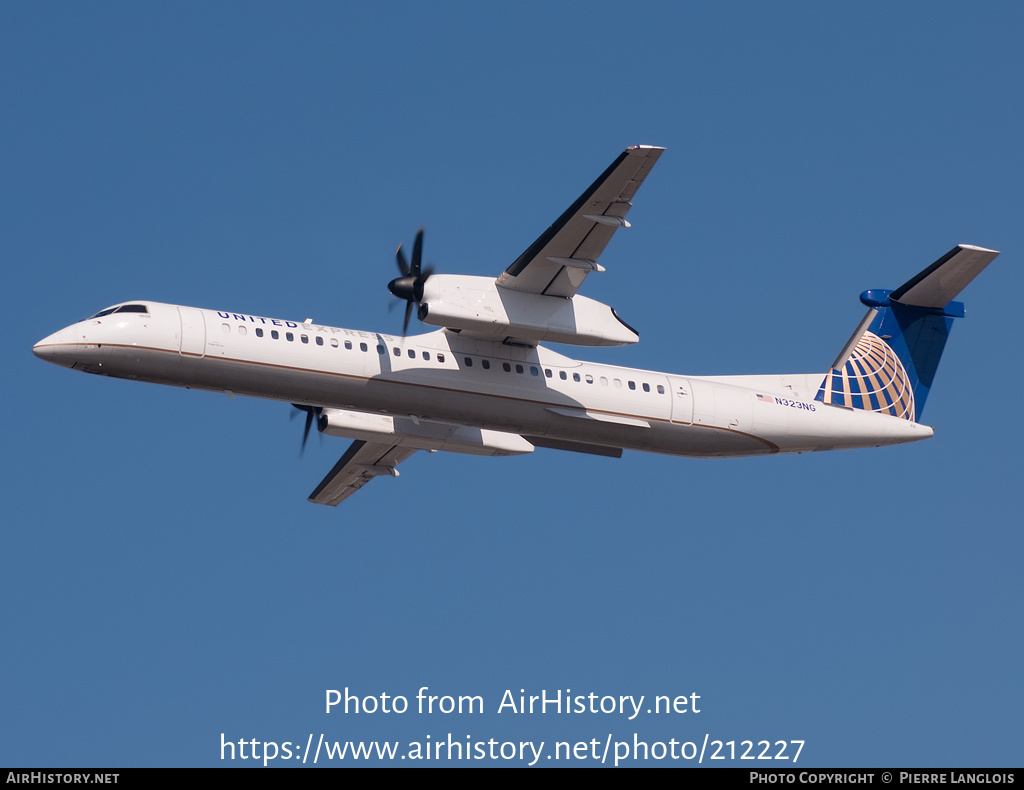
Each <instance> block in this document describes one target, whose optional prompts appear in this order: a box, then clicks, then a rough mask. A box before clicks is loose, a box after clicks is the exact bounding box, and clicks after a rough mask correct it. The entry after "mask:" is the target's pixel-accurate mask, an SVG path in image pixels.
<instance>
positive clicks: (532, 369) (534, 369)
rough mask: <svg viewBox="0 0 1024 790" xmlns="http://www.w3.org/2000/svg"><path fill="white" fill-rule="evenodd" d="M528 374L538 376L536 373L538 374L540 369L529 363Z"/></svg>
mask: <svg viewBox="0 0 1024 790" xmlns="http://www.w3.org/2000/svg"><path fill="white" fill-rule="evenodd" d="M530 375H531V376H538V375H540V371H539V370H537V366H536V365H530Z"/></svg>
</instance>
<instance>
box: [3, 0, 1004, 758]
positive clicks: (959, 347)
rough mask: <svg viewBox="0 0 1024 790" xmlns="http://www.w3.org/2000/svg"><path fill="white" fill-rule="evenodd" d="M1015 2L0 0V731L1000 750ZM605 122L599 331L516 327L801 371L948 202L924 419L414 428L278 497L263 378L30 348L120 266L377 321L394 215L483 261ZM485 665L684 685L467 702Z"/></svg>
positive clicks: (587, 151)
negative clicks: (657, 153)
mask: <svg viewBox="0 0 1024 790" xmlns="http://www.w3.org/2000/svg"><path fill="white" fill-rule="evenodd" d="M1022 16H1024V12H1022V11H1021V10H1020V9H1019V7H1018V6H1016V5H1014V4H1010V3H990V4H984V5H981V6H978V5H976V4H970V5H969V4H966V3H964V4H954V3H901V4H886V3H859V4H856V5H851V4H817V3H776V4H763V3H734V4H710V3H709V4H683V3H653V4H635V5H632V6H629V5H627V6H623V5H622V4H621V3H603V2H587V3H561V4H542V3H516V4H513V5H511V6H498V5H496V4H475V3H440V4H433V5H427V4H412V3H378V4H374V5H372V6H365V5H343V4H339V3H304V4H286V5H281V4H268V3H253V2H245V3H217V4H207V3H188V2H175V3H147V4H141V5H140V4H133V3H100V4H85V5H83V4H70V3H5V4H3V5H2V6H0V67H2V68H0V73H3V74H4V78H3V106H4V112H3V113H2V114H0V140H2V142H3V151H4V154H3V158H2V180H3V184H4V188H3V189H2V190H0V209H2V215H3V217H4V221H3V230H2V232H0V245H2V247H0V255H2V260H3V261H4V264H5V268H4V271H5V274H6V280H7V290H6V293H7V299H6V307H7V313H8V317H9V318H10V321H9V322H8V331H7V333H6V341H5V342H4V343H3V344H2V345H0V350H2V354H3V364H4V368H5V369H6V370H7V371H8V375H7V378H6V381H7V386H6V387H5V388H4V393H3V398H4V406H5V412H6V414H7V428H6V445H7V448H8V449H7V453H6V461H5V465H4V466H5V468H4V475H3V481H4V482H3V486H4V496H3V498H2V506H0V507H2V511H0V512H2V513H3V524H4V529H3V532H2V544H0V545H2V553H3V556H4V557H5V560H6V561H5V563H4V565H5V572H4V574H3V575H2V581H0V632H2V633H3V634H4V636H5V649H4V650H3V651H2V654H0V655H2V658H0V668H2V670H3V672H2V678H3V680H2V682H0V727H2V732H3V737H2V738H0V764H3V765H15V764H18V765H30V766H72V765H77V766H92V765H95V766H136V765H139V766H194V765H223V764H224V763H222V762H221V760H220V741H221V734H222V733H224V736H225V738H226V739H227V740H232V741H235V742H237V741H238V740H239V739H244V740H247V741H248V740H251V739H254V738H255V739H256V740H258V741H260V742H262V741H277V742H283V741H301V742H302V743H303V744H304V743H305V742H306V739H307V738H308V736H309V735H310V734H313V735H314V739H315V738H317V737H319V734H320V733H323V734H324V736H325V737H326V738H327V739H329V740H337V741H345V740H359V739H361V740H375V739H380V740H394V741H400V742H402V743H403V744H407V743H408V742H411V741H414V740H420V741H423V740H425V739H426V738H427V736H428V735H429V736H430V737H431V739H432V740H437V739H439V738H440V739H444V738H445V737H446V736H447V734H448V733H451V734H452V736H453V737H454V738H455V739H457V740H458V739H461V740H463V741H464V740H465V738H466V736H467V735H468V736H471V737H472V739H473V740H474V741H487V740H488V739H492V738H493V739H496V740H498V741H505V740H508V741H512V740H514V741H519V740H533V741H538V742H539V741H545V742H546V743H547V744H548V748H549V749H550V748H552V744H553V742H554V741H570V742H576V741H589V740H591V739H593V738H597V739H599V740H601V741H602V742H603V741H604V739H605V738H606V737H608V736H609V735H611V736H613V738H614V739H615V740H627V739H632V737H633V735H634V733H635V734H637V735H638V736H639V738H640V739H645V740H647V741H649V742H654V741H659V740H660V741H664V742H667V741H668V740H669V739H673V738H674V739H675V740H677V741H698V742H700V741H702V740H703V739H704V738H705V736H708V737H709V738H710V740H716V739H717V740H722V741H729V740H733V741H737V742H740V741H743V740H754V741H759V740H771V741H773V742H774V741H777V740H780V739H786V740H790V739H803V740H805V741H806V745H805V746H804V749H803V752H802V754H801V757H800V761H799V763H798V766H860V765H866V766H872V765H874V766H898V765H904V766H905V765H915V766H952V765H965V766H970V765H989V766H1019V765H1020V764H1021V745H1020V738H1019V733H1020V727H1019V711H1020V709H1021V707H1022V706H1024V692H1022V686H1021V681H1020V669H1019V667H1020V657H1021V654H1022V647H1024V643H1022V636H1021V634H1022V633H1024V629H1022V628H1021V616H1020V607H1021V601H1022V600H1024V582H1022V580H1021V574H1020V556H1021V552H1022V549H1024V546H1022V542H1024V540H1022V537H1021V519H1020V513H1021V505H1022V501H1021V499H1022V498H1021V493H1020V488H1019V477H1020V475H1019V470H1018V469H1017V465H1016V461H1017V458H1018V456H1019V446H1020V441H1021V427H1022V425H1021V418H1020V410H1019V408H1018V407H1017V405H1016V397H1015V393H1017V392H1019V391H1020V390H1021V386H1022V382H1021V373H1020V371H1019V369H1018V368H1017V367H1013V366H1011V367H1010V368H1006V367H1005V365H1006V364H1007V363H1006V359H1007V358H1010V359H1011V360H1012V359H1013V358H1014V356H1016V355H1017V353H1018V350H1017V340H1018V338H1019V335H1020V328H1019V320H1018V319H1017V310H1018V309H1019V308H1018V305H1017V303H1018V301H1019V294H1020V293H1021V292H1022V290H1024V277H1022V274H1021V268H1020V265H1019V254H1020V250H1021V249H1024V233H1022V231H1021V222H1020V217H1021V203H1022V200H1021V198H1022V195H1021V183H1022V180H1021V173H1022V154H1021V145H1020V141H1021V140H1022V139H1024V128H1022V127H1024V117H1022V108H1021V103H1020V99H1019V83H1020V78H1021V72H1022V65H1024V56H1022V55H1021V50H1020V46H1019V41H1018V38H1019V35H1018V33H1019V30H1020V29H1021V24H1022V22H1024V19H1022ZM638 143H642V144H654V145H662V146H665V147H666V148H667V149H668V150H667V151H666V153H665V155H664V156H663V157H662V158H661V160H660V161H659V162H658V165H657V167H656V168H655V169H654V171H653V172H652V174H651V176H650V177H649V178H648V180H647V182H646V183H645V184H644V186H643V188H642V189H641V191H640V192H639V193H638V195H637V197H636V199H635V200H634V208H633V211H632V212H631V214H630V221H631V223H632V225H633V227H632V229H631V230H629V231H628V232H626V233H619V234H617V236H616V238H615V240H614V241H613V242H612V243H611V244H610V245H609V247H608V249H607V250H606V252H605V255H604V257H603V258H602V264H604V266H605V267H606V268H607V272H606V273H604V274H601V275H600V276H593V277H590V278H588V280H587V284H586V295H588V296H590V297H593V298H596V299H599V300H601V301H607V302H609V303H611V304H612V305H613V306H614V307H615V308H616V310H617V312H618V313H619V314H620V315H621V316H622V317H623V318H624V319H625V320H626V321H627V322H629V323H630V324H631V325H632V326H634V327H636V328H637V329H638V330H639V332H640V334H641V337H642V340H641V342H640V343H639V344H638V345H637V346H634V347H630V348H619V349H606V350H573V349H567V348H566V347H559V349H558V350H560V351H563V352H568V353H576V354H577V355H578V356H580V357H583V358H586V359H591V360H595V361H607V362H613V363H619V364H623V365H628V366H633V367H642V368H653V369H660V370H668V371H671V372H677V373H687V374H692V375H700V374H723V373H770V372H780V373H789V372H793V373H796V372H800V373H803V372H808V371H817V370H821V371H824V370H825V368H826V367H827V366H828V364H829V362H831V361H832V359H833V358H834V356H835V354H836V352H837V351H838V350H839V348H841V347H842V345H843V344H844V343H845V341H846V340H847V338H848V336H849V334H850V332H851V331H852V329H853V327H854V326H855V325H856V324H857V322H858V321H859V320H860V318H861V316H862V307H861V305H860V303H859V301H858V299H857V297H858V294H859V293H860V292H861V291H862V290H864V289H866V288H894V287H896V286H898V285H900V284H901V283H903V282H904V281H905V280H907V279H908V278H909V277H910V276H912V275H913V274H915V273H916V272H918V271H919V270H920V269H922V268H924V267H925V266H926V265H928V264H929V263H931V262H932V261H933V260H935V259H936V258H938V257H939V256H940V255H942V254H943V253H945V252H946V251H947V250H949V249H950V248H951V247H953V246H954V245H955V244H957V243H969V244H977V245H980V246H985V247H991V248H995V249H999V250H1002V251H1003V254H1002V255H1001V256H1000V257H999V258H998V259H997V260H996V261H995V263H994V264H992V266H991V267H990V268H989V269H988V270H987V271H986V272H985V273H984V274H983V276H982V277H979V279H978V280H977V281H975V282H974V283H973V284H972V285H971V286H970V287H969V288H968V290H966V291H965V292H964V294H963V297H962V298H963V300H964V302H965V303H966V305H967V311H968V317H967V318H966V319H965V320H963V321H960V322H958V323H957V326H956V328H955V330H954V332H953V335H952V338H951V340H950V343H949V345H948V346H947V348H946V353H945V356H944V358H943V365H942V367H941V368H940V371H939V374H938V378H937V382H936V386H935V387H934V388H933V390H932V394H931V396H930V398H929V401H928V408H927V413H926V415H925V421H926V422H927V423H928V424H930V425H933V426H934V427H935V437H934V438H933V439H932V440H930V441H927V442H922V443H918V444H914V445H909V446H904V447H895V448H885V449H880V450H873V451H852V452H846V453H836V454H823V455H800V456H792V457H776V458H762V459H744V460H730V461H699V460H689V459H681V458H670V457H660V456H647V455H641V454H637V453H627V454H625V455H624V457H623V458H622V459H619V460H612V459H606V458H596V457H589V456H582V455H575V454H568V453H559V452H556V451H551V450H541V451H538V452H536V453H535V454H533V455H532V456H527V457H517V458H505V459H487V460H484V459H474V458H471V457H461V456H457V455H448V454H436V455H431V456H427V455H426V454H418V455H417V456H414V457H413V458H412V459H410V460H409V461H408V462H407V463H406V464H403V467H402V476H401V478H400V479H398V480H391V479H384V480H379V481H374V482H373V483H372V484H371V485H369V486H367V487H366V488H365V489H364V490H363V491H361V492H359V494H358V495H357V496H354V497H353V498H352V499H351V500H349V501H347V502H345V503H344V505H343V506H341V507H340V508H338V509H331V508H318V507H316V506H313V505H310V504H308V503H307V502H306V501H305V500H306V496H307V495H308V493H309V492H310V491H311V490H312V488H313V487H314V486H315V485H316V483H317V482H318V481H319V480H320V479H321V477H322V476H323V475H324V474H325V473H326V471H327V470H328V469H330V467H331V466H332V465H333V463H334V462H335V461H336V460H337V458H338V457H339V456H340V455H341V454H342V453H343V452H344V449H345V447H346V444H345V442H344V441H342V440H337V439H330V438H327V437H325V438H324V439H323V441H322V442H318V441H316V440H315V439H314V440H313V441H311V442H310V446H309V448H308V450H307V452H306V453H305V456H304V457H302V458H301V459H300V458H299V454H298V448H299V439H300V433H301V421H299V420H295V421H290V420H289V408H288V407H287V406H286V405H285V404H277V403H272V402H263V401H254V400H246V399H242V398H238V399H234V400H231V399H229V398H227V397H225V396H222V395H214V394H209V393H198V392H190V391H185V390H176V389H172V388H162V387H157V386H153V385H145V384H134V383H129V382H124V381H114V380H107V379H104V378H99V377H93V376H85V375H81V374H78V373H74V372H71V371H68V370H65V369H61V368H57V367H55V366H51V365H46V364H44V363H43V362H41V361H40V360H38V359H36V358H35V357H34V356H33V355H32V353H31V346H32V344H33V343H34V342H36V341H37V340H39V339H40V338H42V337H43V336H45V335H47V334H49V333H51V332H53V331H55V330H56V329H59V328H60V327H62V326H64V325H67V324H69V323H72V322H73V321H75V320H78V319H80V318H82V317H84V316H86V315H90V314H92V313H93V312H95V311H96V310H98V309H100V308H102V307H104V306H106V305H109V304H113V303H116V302H119V301H123V300H128V299H153V300H157V301H165V302H173V303H180V304H191V305H196V306H200V307H208V308H213V309H221V310H231V311H244V312H247V313H253V314H260V315H270V316H278V317H281V318H288V319H302V318H305V317H307V316H311V317H313V318H314V319H315V320H316V321H317V322H322V323H326V324H332V325H336V326H344V327H352V328H360V329H369V330H375V331H384V332H389V331H390V332H397V331H399V328H400V325H401V309H396V310H394V311H392V312H390V313H389V312H388V309H387V308H388V303H389V300H390V299H391V297H390V295H389V294H388V293H387V291H386V288H385V286H386V283H387V281H388V280H389V279H391V278H392V277H393V276H394V274H395V270H394V258H393V255H394V248H395V246H396V245H397V244H398V243H399V242H404V243H406V244H408V243H411V241H412V238H413V236H414V234H415V232H416V229H417V228H418V227H420V226H424V227H425V228H426V242H425V258H426V259H427V260H429V261H431V262H432V263H434V265H435V266H436V267H437V269H438V270H439V271H443V272H449V273H466V274H479V275H484V274H494V275H497V274H498V273H499V272H500V271H501V270H503V269H504V268H505V267H506V266H507V265H508V264H509V263H510V262H511V261H512V260H514V259H515V257H516V256H518V254H519V253H520V252H521V251H522V250H523V249H525V248H526V247H527V246H528V245H529V243H530V242H531V241H533V239H534V238H536V236H537V235H539V234H540V233H541V232H542V231H543V230H544V229H545V228H546V227H547V226H548V224H550V222H551V221H553V220H554V219H555V218H556V217H557V216H558V215H559V214H560V213H561V212H562V210H563V209H564V208H565V207H566V206H568V205H569V204H570V203H571V202H572V201H573V200H574V199H575V198H576V196H577V195H578V194H579V193H580V192H581V191H582V190H583V189H584V188H585V187H586V186H587V185H589V184H590V182H591V181H592V180H593V179H594V178H595V177H596V176H597V174H599V173H600V172H601V171H602V170H603V169H604V168H605V167H606V166H607V165H608V163H609V162H611V161H612V159H613V158H614V157H615V156H616V155H617V154H618V153H619V152H620V151H621V150H622V149H623V148H624V147H625V146H627V145H632V144H638ZM1010 355H1013V356H1010ZM1000 371H1001V372H1000ZM996 373H999V375H1002V373H1007V374H1008V375H1009V376H1010V378H1009V379H1008V380H1006V381H1004V383H1003V384H1002V385H999V386H998V387H997V386H995V385H996V384H997V382H996V381H995V380H994V379H993V376H994V375H995V374H996ZM423 686H428V687H429V688H430V693H433V694H438V695H442V694H449V695H479V696H481V697H482V698H483V699H484V700H485V705H486V708H485V711H484V713H482V714H473V715H462V716H459V715H449V716H445V715H440V714H437V715H420V714H418V713H413V712H409V713H406V714H401V715H400V714H391V715H383V714H376V715H359V716H357V715H353V714H349V715H345V714H342V713H332V714H325V713H324V696H325V690H327V689H344V688H345V687H348V688H349V689H351V690H352V691H354V692H356V693H358V694H359V695H360V696H365V695H377V696H379V695H380V694H381V693H387V694H389V695H405V696H407V697H408V698H409V699H410V700H412V701H414V698H415V695H416V692H417V690H418V689H419V688H421V687H423ZM506 689H510V690H512V691H513V692H514V693H518V691H519V690H520V689H525V690H526V692H527V694H540V693H541V691H542V690H545V689H546V690H548V692H549V693H553V692H554V691H556V690H558V689H563V690H564V689H572V692H573V694H574V695H575V694H589V693H591V692H593V693H596V694H598V695H599V696H603V695H614V696H618V695H633V696H639V695H641V694H643V695H645V697H646V698H647V699H648V700H650V699H651V698H652V697H653V696H654V695H669V696H676V695H684V694H685V695H689V694H692V693H696V694H699V695H700V696H701V703H702V707H701V712H700V713H699V714H696V713H690V714H685V715H680V714H676V715H667V714H661V715H657V714H651V715H647V714H642V715H641V716H639V717H638V718H637V719H634V720H633V721H629V720H628V719H626V718H625V717H623V716H619V715H615V714H578V715H562V716H558V715H554V714H551V713H548V714H543V715H541V714H533V715H514V714H511V713H509V712H502V713H498V712H497V709H498V704H499V703H500V701H501V698H502V695H503V693H504V691H505V690H506ZM513 762H515V761H513ZM498 763H499V764H503V763H502V761H498ZM652 763H653V764H664V763H656V762H655V761H652ZM234 764H236V765H237V764H239V763H238V762H236V763H234ZM400 764H404V765H408V763H400ZM547 764H548V765H552V764H555V763H552V762H548V763H547ZM559 764H564V763H559ZM572 764H574V765H590V764H593V763H592V762H577V763H572ZM729 764H732V765H742V767H750V765H751V763H740V762H739V761H737V762H735V763H729ZM759 765H761V766H762V767H788V765H789V764H780V763H768V762H762V763H759Z"/></svg>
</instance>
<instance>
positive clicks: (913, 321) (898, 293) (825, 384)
mask: <svg viewBox="0 0 1024 790" xmlns="http://www.w3.org/2000/svg"><path fill="white" fill-rule="evenodd" d="M998 254H999V253H998V252H995V251H994V250H986V249H983V248H981V247H971V246H968V245H966V244H961V245H958V246H957V247H954V248H953V249H952V250H950V251H949V252H948V253H946V254H945V255H943V256H942V257H941V258H939V260H937V261H936V262H935V263H933V264H932V265H931V266H929V267H928V268H927V269H925V270H924V271H923V272H921V273H920V274H918V275H917V276H916V277H914V278H913V279H911V280H910V281H908V282H907V283H904V284H903V285H901V286H900V287H899V288H897V289H896V290H895V291H886V290H871V291H865V292H864V293H862V294H861V297H860V300H861V302H863V303H864V304H865V305H867V307H868V308H869V309H868V314H867V315H866V316H865V317H864V320H863V321H861V322H860V325H859V326H858V327H857V330H856V331H855V332H854V333H853V336H852V337H851V338H850V340H849V342H848V343H847V344H846V346H844V347H843V350H842V351H841V352H840V354H839V356H838V358H837V359H836V361H835V362H834V363H832V370H831V371H829V372H828V373H826V374H825V378H824V380H823V381H822V382H821V387H820V388H819V389H818V394H817V396H816V397H815V399H816V400H819V401H822V402H824V403H831V404H833V405H836V406H846V407H849V408H854V409H863V410H865V411H877V412H881V413H882V414H891V415H893V416H895V417H902V418H903V419H906V420H910V421H911V422H917V421H918V420H920V419H921V413H922V412H923V410H924V403H925V400H926V399H927V397H928V393H929V392H930V391H931V387H932V381H933V380H934V378H935V371H936V369H937V368H938V366H939V359H940V357H941V356H942V349H943V348H944V347H945V345H946V340H947V339H948V337H949V331H950V329H951V328H952V326H953V319H954V318H962V317H963V315H964V306H963V304H962V303H961V302H954V301H952V300H953V297H955V296H956V295H957V294H959V293H960V291H961V290H963V289H964V288H965V287H966V286H967V284H968V283H969V282H970V281H971V280H973V279H974V278H975V277H976V276H977V275H978V274H979V273H980V272H981V270H982V269H984V268H985V267H986V266H987V265H988V264H989V263H991V262H992V260H993V259H994V258H995V257H996V255H998Z"/></svg>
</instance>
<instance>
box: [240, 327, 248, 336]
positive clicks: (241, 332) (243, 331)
mask: <svg viewBox="0 0 1024 790" xmlns="http://www.w3.org/2000/svg"><path fill="white" fill-rule="evenodd" d="M238 334H240V335H247V334H249V330H248V329H247V328H246V327H245V326H244V325H243V326H240V327H238Z"/></svg>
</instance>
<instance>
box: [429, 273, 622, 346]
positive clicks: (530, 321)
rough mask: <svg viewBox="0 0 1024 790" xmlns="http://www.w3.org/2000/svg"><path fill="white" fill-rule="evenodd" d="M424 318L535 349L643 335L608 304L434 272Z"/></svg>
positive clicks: (615, 343) (618, 341) (606, 342)
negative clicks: (542, 293)
mask: <svg viewBox="0 0 1024 790" xmlns="http://www.w3.org/2000/svg"><path fill="white" fill-rule="evenodd" d="M419 318H420V320H421V321H423V322H424V323H426V324H432V325H433V326H443V327H447V328H448V329H457V330H460V331H462V332H465V333H466V334H469V335H472V336H473V337H479V338H484V339H487V340H504V339H506V338H509V339H511V340H515V341H519V342H524V343H529V344H530V345H535V344H537V343H541V342H544V341H548V342H551V343H569V344H571V345H575V346H623V345H626V344H628V343H635V342H637V341H638V340H639V339H640V336H639V335H638V334H637V333H636V332H635V331H634V330H633V328H632V327H630V326H628V325H627V324H626V323H625V322H624V321H622V319H620V318H619V317H618V316H617V315H616V314H615V311H614V310H612V308H611V307H609V306H608V305H606V304H603V303H601V302H597V301H595V300H593V299H587V298H586V297H585V296H580V295H578V294H577V295H576V296H573V297H572V298H571V299H564V298H562V297H560V296H542V295H540V294H531V293H524V292H522V291H513V290H511V289H509V288H500V287H498V285H497V284H496V283H495V281H494V280H493V279H492V278H490V277H471V276H468V275H453V274H434V275H431V277H430V278H429V279H428V280H427V281H426V283H425V285H424V287H423V299H422V300H421V301H420V309H419Z"/></svg>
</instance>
